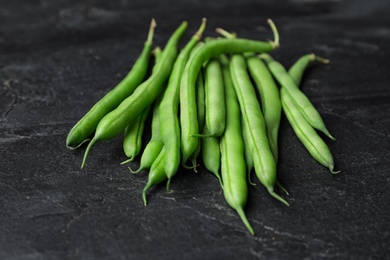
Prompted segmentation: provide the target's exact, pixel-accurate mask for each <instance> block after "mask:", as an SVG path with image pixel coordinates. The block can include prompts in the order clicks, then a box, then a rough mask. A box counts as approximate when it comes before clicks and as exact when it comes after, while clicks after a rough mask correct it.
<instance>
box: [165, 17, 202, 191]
mask: <svg viewBox="0 0 390 260" xmlns="http://www.w3.org/2000/svg"><path fill="white" fill-rule="evenodd" d="M205 27H206V19H205V18H203V20H202V24H201V25H200V27H199V29H198V31H196V32H195V34H194V35H193V36H192V37H191V39H190V40H189V42H188V43H187V44H186V45H185V47H184V48H183V49H182V50H181V51H180V53H179V55H178V57H177V59H176V61H175V63H174V65H173V69H172V73H171V75H170V77H169V81H168V86H167V89H166V90H165V92H164V97H163V100H162V101H161V105H160V110H161V111H163V112H162V113H160V122H161V125H160V127H161V129H160V131H161V140H162V141H163V143H164V146H165V150H166V151H165V153H166V156H165V157H164V171H165V173H166V174H167V178H168V182H167V189H168V190H169V185H170V181H171V179H172V177H173V176H174V175H175V174H176V173H177V170H178V168H179V166H180V125H179V118H178V109H179V98H180V94H179V92H180V79H181V76H182V74H183V70H184V67H185V65H186V63H187V60H188V58H189V56H190V54H191V51H192V49H193V48H194V47H195V46H196V45H197V43H198V42H199V40H200V39H201V37H202V33H203V31H204V30H205Z"/></svg>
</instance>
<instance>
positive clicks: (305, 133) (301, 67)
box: [280, 54, 339, 174]
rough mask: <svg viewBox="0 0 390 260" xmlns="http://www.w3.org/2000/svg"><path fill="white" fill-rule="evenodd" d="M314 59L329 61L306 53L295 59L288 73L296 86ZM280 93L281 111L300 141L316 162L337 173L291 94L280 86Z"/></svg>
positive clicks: (322, 144)
mask: <svg viewBox="0 0 390 260" xmlns="http://www.w3.org/2000/svg"><path fill="white" fill-rule="evenodd" d="M314 60H317V61H320V62H323V63H328V62H329V61H328V60H326V59H322V58H320V57H317V58H316V56H315V55H314V54H307V55H304V56H302V57H301V58H300V59H298V61H296V62H295V63H294V65H293V66H292V67H291V68H290V70H289V74H290V76H291V77H292V78H293V80H294V81H295V82H296V84H297V85H298V86H299V84H300V82H301V79H302V75H303V73H304V71H305V69H306V67H307V66H308V64H309V63H310V62H311V61H314ZM280 94H281V100H282V105H283V111H284V113H285V115H286V117H287V120H288V121H289V123H290V125H291V126H292V128H293V130H294V132H295V134H296V135H297V137H298V139H299V140H300V141H301V142H302V144H303V145H304V147H305V148H306V149H307V151H308V152H309V153H310V155H311V156H312V157H313V158H314V159H315V160H316V161H317V162H319V163H320V164H322V165H323V166H325V167H327V168H328V169H329V170H330V172H331V173H332V174H336V173H338V172H339V171H334V160H333V156H332V154H331V152H330V150H329V147H328V146H327V145H326V143H325V142H324V141H323V140H322V138H321V137H320V136H319V135H318V134H317V132H316V131H315V130H314V129H313V127H312V126H311V125H310V124H308V123H307V121H306V120H305V118H304V117H303V116H302V114H301V113H300V111H299V109H298V108H297V107H296V105H295V103H294V102H293V100H292V98H291V96H290V95H288V94H287V93H286V91H285V89H283V88H282V89H281V91H280Z"/></svg>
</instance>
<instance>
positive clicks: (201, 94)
mask: <svg viewBox="0 0 390 260" xmlns="http://www.w3.org/2000/svg"><path fill="white" fill-rule="evenodd" d="M196 109H197V111H198V113H197V118H198V127H199V130H198V133H199V132H200V131H201V129H203V127H204V124H205V115H206V104H205V84H204V69H203V68H202V69H201V70H200V72H199V74H198V78H197V79H196ZM201 150H202V143H201V142H198V144H197V146H196V149H195V151H194V152H193V153H192V154H191V156H190V158H189V161H191V163H192V165H191V166H187V165H185V164H182V165H183V167H184V168H186V169H193V170H194V171H195V172H197V169H196V167H197V166H198V164H197V162H196V161H197V158H198V155H199V154H200V153H201ZM183 163H184V162H183Z"/></svg>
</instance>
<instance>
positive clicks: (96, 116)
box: [66, 19, 156, 149]
mask: <svg viewBox="0 0 390 260" xmlns="http://www.w3.org/2000/svg"><path fill="white" fill-rule="evenodd" d="M155 27H156V22H155V21H154V19H153V20H152V21H151V23H150V28H149V34H148V38H147V40H146V42H145V44H144V48H143V50H142V53H141V54H140V56H139V57H138V59H137V60H136V62H135V63H134V65H133V67H132V68H131V70H130V72H129V73H128V74H127V75H126V77H125V78H124V79H123V80H122V81H121V82H119V84H118V85H117V86H116V87H115V88H114V89H112V90H111V91H110V92H108V93H107V94H106V95H105V96H104V97H103V98H102V99H100V100H99V101H98V102H97V103H96V104H95V105H94V106H93V107H92V108H91V109H90V110H89V111H88V112H87V114H85V115H84V116H83V117H82V118H81V119H80V120H79V121H78V122H77V123H76V125H74V126H73V128H72V129H71V130H70V132H69V134H68V136H67V138H66V146H67V147H68V148H70V149H76V148H78V147H80V146H81V145H82V144H83V143H85V142H87V141H89V140H90V139H89V137H90V136H91V135H92V133H93V132H94V131H95V129H96V127H97V125H98V124H99V122H100V120H101V119H102V118H103V117H104V116H105V115H106V114H108V113H109V112H110V111H112V110H114V109H115V108H116V107H117V106H118V105H119V104H120V103H121V102H122V101H123V100H124V99H125V98H127V97H128V96H129V95H131V94H132V93H133V92H134V90H135V89H136V88H137V87H138V85H139V84H140V83H141V82H142V81H143V80H144V78H145V76H146V74H147V71H148V64H149V60H150V56H151V52H152V47H153V46H152V45H153V42H152V41H153V34H154V28H155Z"/></svg>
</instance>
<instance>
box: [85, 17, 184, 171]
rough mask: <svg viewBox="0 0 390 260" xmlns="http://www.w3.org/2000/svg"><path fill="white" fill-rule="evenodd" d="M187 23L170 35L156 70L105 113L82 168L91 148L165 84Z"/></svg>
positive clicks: (112, 134)
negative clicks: (114, 107) (117, 104)
mask: <svg viewBox="0 0 390 260" xmlns="http://www.w3.org/2000/svg"><path fill="white" fill-rule="evenodd" d="M187 26H188V24H187V22H183V23H182V24H181V25H180V26H179V27H178V28H177V29H176V31H175V32H174V33H173V34H172V36H171V37H170V39H169V40H168V43H167V45H166V47H165V48H164V50H163V54H162V57H161V62H159V63H158V64H157V67H158V68H157V71H156V73H153V74H152V75H151V76H150V77H149V78H148V79H147V80H146V81H144V82H143V83H142V84H141V85H139V86H138V87H137V89H136V90H135V91H134V92H133V94H131V95H130V96H129V97H128V98H126V99H125V100H124V101H122V103H121V104H120V105H119V106H118V107H117V108H116V109H115V110H113V111H111V112H110V113H108V114H107V115H106V116H104V117H103V118H102V120H101V121H100V122H99V124H98V126H97V128H96V132H95V135H94V137H93V139H92V140H91V141H90V143H89V144H88V147H87V149H86V151H85V154H84V158H83V162H82V164H81V168H83V166H84V164H85V161H86V158H87V156H88V154H89V151H90V149H91V147H92V146H93V145H94V144H95V143H96V142H98V141H104V140H109V139H112V138H114V137H116V136H118V135H120V134H121V133H122V132H123V131H124V129H125V128H126V126H127V125H128V124H129V122H132V121H134V119H135V118H136V117H137V116H138V115H139V114H140V113H141V112H142V111H143V110H144V109H145V108H147V107H148V106H150V105H151V104H152V103H153V101H154V100H155V99H156V97H157V96H158V94H159V93H160V92H161V89H162V88H163V86H164V85H165V82H166V81H167V79H168V77H169V75H170V73H171V70H172V66H173V63H174V61H175V60H176V57H177V53H178V48H177V47H178V44H179V41H180V39H181V37H182V36H183V34H184V33H185V32H186V30H187Z"/></svg>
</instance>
